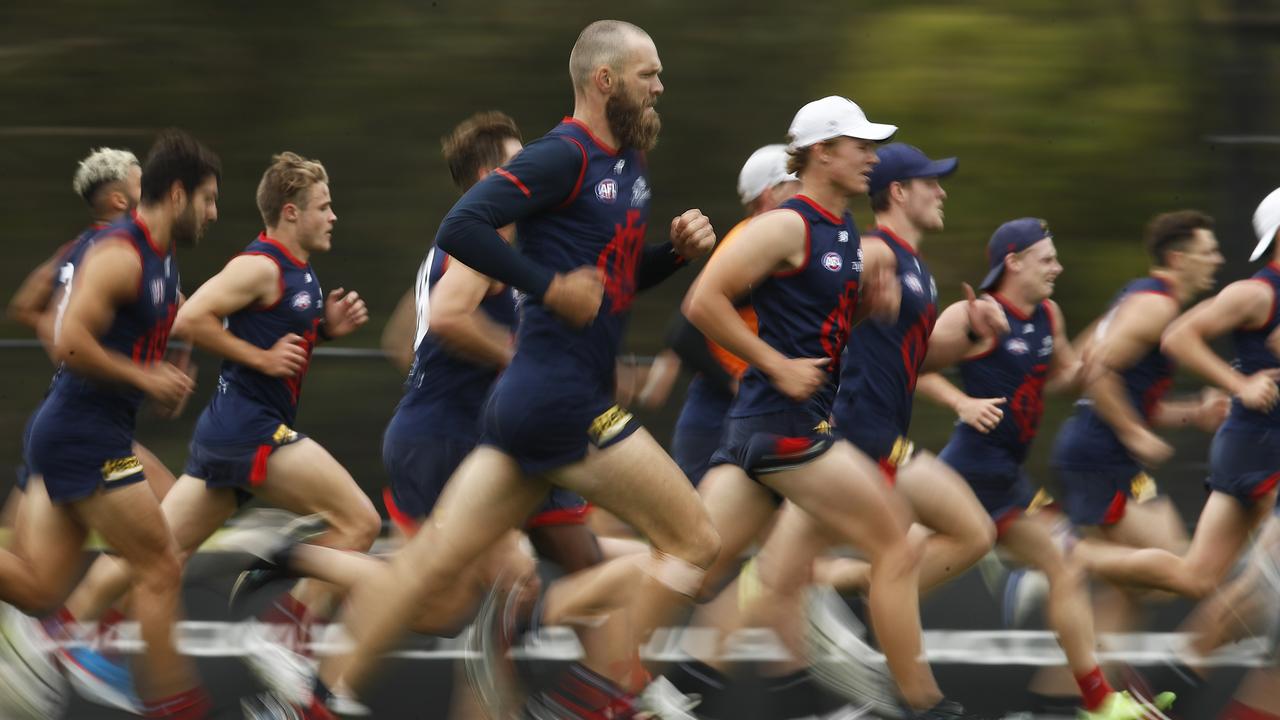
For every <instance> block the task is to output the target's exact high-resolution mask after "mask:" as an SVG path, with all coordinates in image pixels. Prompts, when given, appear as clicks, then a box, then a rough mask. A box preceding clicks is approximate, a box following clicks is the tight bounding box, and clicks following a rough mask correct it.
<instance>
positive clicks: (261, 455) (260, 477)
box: [249, 445, 276, 487]
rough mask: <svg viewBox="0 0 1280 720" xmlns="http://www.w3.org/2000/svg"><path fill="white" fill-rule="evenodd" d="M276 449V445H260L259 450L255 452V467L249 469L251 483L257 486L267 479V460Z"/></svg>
mask: <svg viewBox="0 0 1280 720" xmlns="http://www.w3.org/2000/svg"><path fill="white" fill-rule="evenodd" d="M275 449H276V446H275V445H259V446H258V451H257V452H255V453H254V454H253V467H252V468H250V469H249V484H250V485H252V486H254V487H257V486H259V485H261V484H262V483H263V481H264V480H266V479H267V460H268V458H270V457H271V451H272V450H275Z"/></svg>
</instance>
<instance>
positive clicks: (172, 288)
mask: <svg viewBox="0 0 1280 720" xmlns="http://www.w3.org/2000/svg"><path fill="white" fill-rule="evenodd" d="M114 240H121V241H124V242H125V243H126V244H128V245H129V247H131V248H133V250H134V251H135V252H137V253H138V259H139V261H140V262H141V263H142V273H141V275H140V276H139V279H138V294H137V297H136V298H135V299H134V300H133V301H132V302H129V303H126V304H124V305H121V306H120V307H118V308H116V313H115V317H113V318H112V320H111V325H110V326H109V327H108V328H107V331H106V332H105V333H103V335H102V336H101V337H100V338H98V342H100V343H101V344H102V346H103V347H104V348H106V349H108V350H111V351H114V352H117V353H120V354H121V355H124V356H126V357H128V358H129V359H130V360H132V361H133V362H134V363H136V364H138V365H144V366H145V365H153V364H155V363H156V362H159V361H160V360H162V359H163V358H164V353H165V350H166V348H167V347H168V343H169V329H170V328H171V327H172V326H173V318H174V316H175V315H177V312H178V292H179V290H178V285H179V282H178V280H179V279H178V262H177V256H176V254H175V252H174V248H173V246H172V245H171V246H170V248H169V251H168V252H161V251H160V250H159V248H157V247H156V245H155V243H154V242H153V241H152V239H151V232H150V230H148V229H147V226H146V224H145V223H144V222H143V221H142V218H140V217H138V216H137V213H130V214H129V215H128V216H127V217H125V218H123V219H121V220H120V221H118V222H116V223H114V224H112V225H110V226H108V227H106V228H103V229H101V230H100V231H98V232H97V234H90V231H86V232H85V233H84V234H82V235H81V237H80V239H79V240H78V241H77V242H76V243H75V244H74V245H72V246H71V248H70V249H69V250H68V251H67V252H66V254H65V255H64V257H63V259H62V264H61V265H60V266H59V269H58V285H59V286H61V290H62V297H61V299H60V300H59V307H58V310H57V313H58V321H57V322H58V324H59V325H60V324H61V320H62V313H63V312H64V311H65V309H66V304H67V303H68V302H69V301H70V299H71V295H72V294H73V293H74V292H75V286H76V285H75V275H76V272H77V271H78V268H79V267H80V266H81V264H82V263H83V261H84V257H85V255H86V253H87V252H88V251H89V248H90V247H92V246H93V245H95V244H97V243H101V242H107V241H114ZM55 332H57V330H55ZM50 394H51V396H52V397H51V401H59V402H61V401H72V402H78V403H91V404H96V405H99V406H100V407H101V409H102V410H106V411H108V412H109V413H110V414H112V415H117V416H118V419H119V420H120V421H121V422H127V423H128V424H129V426H130V427H132V423H133V419H134V417H135V414H136V412H137V409H138V405H140V404H141V403H142V391H141V390H139V389H137V388H134V387H131V386H123V385H118V384H110V383H104V382H102V381H100V380H97V379H95V378H91V377H85V376H82V375H80V374H78V373H76V372H75V371H74V370H71V369H69V368H67V367H66V366H65V365H63V366H62V367H60V368H59V369H58V373H57V375H55V376H54V379H53V385H52V387H51V388H50Z"/></svg>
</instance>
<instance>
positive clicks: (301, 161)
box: [258, 152, 329, 227]
mask: <svg viewBox="0 0 1280 720" xmlns="http://www.w3.org/2000/svg"><path fill="white" fill-rule="evenodd" d="M328 182H329V173H327V172H325V169H324V165H321V164H320V163H319V162H318V161H316V160H308V159H306V158H304V157H302V156H301V155H299V154H297V153H292V152H282V153H280V154H279V155H274V156H272V158H271V166H270V167H268V168H267V171H266V172H265V173H263V174H262V181H261V182H259V183H258V212H260V213H262V222H264V223H266V225H267V227H275V226H276V225H277V224H279V222H280V213H282V212H283V211H284V206H285V205H288V204H289V203H293V204H294V205H297V206H298V207H300V208H303V209H306V207H307V191H308V190H310V189H311V186H312V185H318V184H320V183H328Z"/></svg>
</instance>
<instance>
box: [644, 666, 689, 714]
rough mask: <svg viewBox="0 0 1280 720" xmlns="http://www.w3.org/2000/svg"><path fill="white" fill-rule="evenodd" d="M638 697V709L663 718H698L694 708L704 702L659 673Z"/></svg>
mask: <svg viewBox="0 0 1280 720" xmlns="http://www.w3.org/2000/svg"><path fill="white" fill-rule="evenodd" d="M636 699H637V701H638V702H637V703H636V709H637V710H640V711H641V712H647V713H650V714H651V715H653V717H655V718H661V719H662V720H698V716H697V715H694V714H693V709H694V708H696V707H698V704H699V703H701V702H702V697H701V696H699V695H696V694H695V695H685V694H684V693H682V692H680V691H679V690H678V689H677V688H676V686H675V685H672V684H671V681H670V680H668V679H666V678H665V677H662V676H661V675H659V676H658V677H657V678H656V679H654V680H653V681H652V682H650V683H649V684H648V685H647V686H645V689H644V691H643V692H641V693H640V696H639V697H638V698H636Z"/></svg>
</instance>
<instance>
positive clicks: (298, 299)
mask: <svg viewBox="0 0 1280 720" xmlns="http://www.w3.org/2000/svg"><path fill="white" fill-rule="evenodd" d="M289 305H291V306H292V307H293V309H294V310H297V311H298V312H302V311H303V310H310V309H311V293H309V292H307V291H306V290H303V291H302V292H300V293H298V294H297V295H294V296H293V299H292V300H290V301H289Z"/></svg>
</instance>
